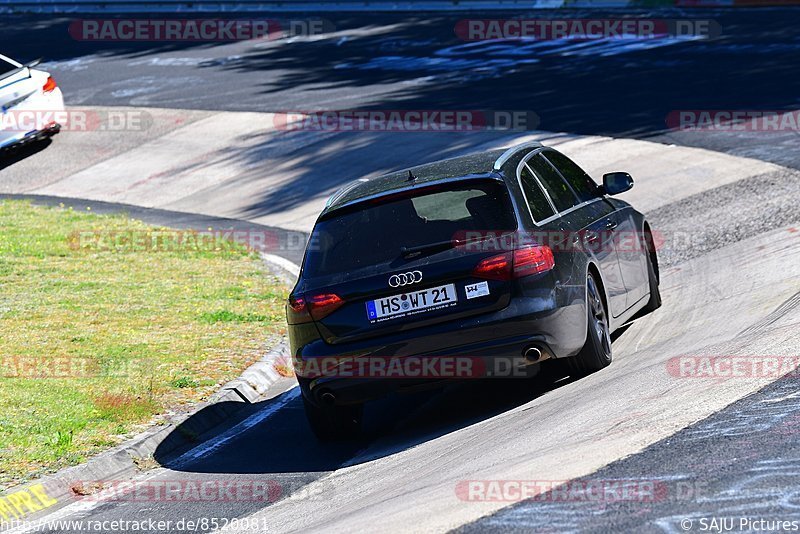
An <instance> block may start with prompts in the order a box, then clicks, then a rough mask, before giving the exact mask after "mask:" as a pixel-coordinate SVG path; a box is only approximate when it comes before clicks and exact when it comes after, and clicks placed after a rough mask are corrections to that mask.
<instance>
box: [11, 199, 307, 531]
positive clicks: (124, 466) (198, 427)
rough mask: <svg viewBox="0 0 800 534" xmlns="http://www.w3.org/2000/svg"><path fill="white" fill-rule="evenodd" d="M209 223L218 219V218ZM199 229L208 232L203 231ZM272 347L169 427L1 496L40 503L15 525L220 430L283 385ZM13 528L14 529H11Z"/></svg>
mask: <svg viewBox="0 0 800 534" xmlns="http://www.w3.org/2000/svg"><path fill="white" fill-rule="evenodd" d="M8 198H13V199H21V198H24V199H27V200H31V201H33V202H34V203H35V204H40V205H48V206H53V205H55V206H58V205H59V204H62V203H64V204H66V203H78V204H87V205H94V206H98V207H101V208H102V210H97V211H104V212H105V213H112V212H114V211H113V210H114V209H115V208H116V211H115V213H126V214H130V212H131V208H136V209H141V208H137V207H136V206H129V205H126V204H117V205H114V204H112V203H108V202H101V203H97V202H93V201H86V200H80V199H69V198H59V197H37V196H36V195H5V194H4V195H0V200H3V199H8ZM154 211H156V212H158V213H157V215H158V220H159V221H163V220H164V218H165V217H168V216H169V214H170V213H174V215H175V217H176V221H177V222H180V223H181V224H183V223H185V222H186V218H187V216H192V215H194V214H186V213H179V212H166V211H164V210H154ZM204 217H206V216H200V218H201V219H203V218H204ZM207 218H208V219H214V220H217V221H219V220H220V219H219V218H218V217H207ZM203 220H205V219H203ZM205 224H207V223H204V225H205ZM198 229H205V226H202V227H200V228H198ZM261 257H262V259H263V260H264V261H265V263H266V264H267V267H268V268H269V270H270V271H271V272H272V273H273V274H274V275H275V276H277V277H278V278H279V279H280V280H281V281H282V282H284V283H286V284H288V285H291V284H293V283H294V280H295V279H296V276H297V273H299V271H300V267H299V266H298V265H296V264H295V263H293V262H292V261H290V260H288V259H286V258H282V257H280V256H276V255H273V254H266V253H263V252H262V253H261ZM268 344H269V346H270V348H269V350H268V351H267V353H266V354H265V355H264V357H263V358H261V360H259V361H258V362H256V363H254V364H253V365H251V366H250V367H248V368H247V369H245V370H244V372H243V373H242V374H241V375H240V376H239V377H238V378H236V379H234V380H231V381H230V382H228V383H226V384H225V385H223V386H222V387H221V388H220V389H219V391H217V392H216V393H214V394H213V395H212V396H211V397H210V398H209V399H208V400H207V401H205V402H203V403H200V404H197V405H195V406H194V408H193V409H192V411H190V412H189V413H185V414H181V415H177V416H173V417H171V418H170V420H169V422H168V423H166V424H162V425H157V426H152V427H150V428H148V429H147V430H145V431H143V432H141V433H140V434H139V435H137V436H135V437H133V438H131V439H129V440H127V441H125V442H124V443H122V444H120V445H117V446H116V447H114V448H112V449H110V450H108V451H105V452H102V453H100V454H98V455H97V456H95V457H93V458H91V459H90V460H88V461H87V462H85V463H83V464H80V465H76V466H72V467H68V468H65V469H62V470H60V471H58V472H56V473H54V474H51V475H47V476H44V477H42V478H40V479H37V480H33V481H28V482H26V483H24V484H21V485H19V486H16V487H12V488H9V489H7V490H5V491H4V492H3V494H2V495H0V498H5V497H6V496H8V495H14V494H21V493H23V492H24V493H26V494H27V495H26V498H27V499H31V498H33V499H34V501H33V502H36V501H39V502H41V503H42V504H43V505H44V508H42V509H41V510H37V511H35V512H34V511H31V513H30V514H24V515H23V514H21V515H20V517H18V518H17V521H28V520H35V519H37V518H40V517H42V516H44V515H47V514H50V513H52V512H55V511H57V510H59V509H61V508H63V507H65V506H68V505H69V504H72V502H73V500H74V499H75V497H76V494H75V493H74V492H73V489H72V488H73V486H74V485H75V484H76V483H79V482H81V481H83V482H92V481H103V480H105V481H112V480H118V481H119V480H124V479H126V478H130V477H132V476H133V475H135V474H137V473H139V472H141V471H142V468H143V466H147V464H148V463H150V464H152V463H153V462H154V460H153V455H154V453H155V452H156V450H159V453H160V454H169V453H173V452H176V451H178V450H180V449H183V448H185V447H186V446H187V445H189V444H192V442H193V441H194V440H195V439H196V438H197V437H198V436H201V435H203V434H206V433H208V432H210V431H211V430H213V429H214V428H217V427H219V426H220V425H222V424H223V423H224V422H225V421H226V420H227V419H229V418H230V417H231V416H233V415H235V414H236V413H237V412H239V411H240V410H242V409H243V408H245V407H247V406H249V405H251V404H253V403H255V402H256V401H257V400H258V399H260V398H262V397H265V396H267V394H268V393H269V392H270V390H271V389H272V388H273V386H275V385H276V384H277V383H278V382H279V381H280V379H281V378H282V377H283V375H281V374H280V373H279V371H278V369H277V366H278V365H281V364H283V363H284V362H285V361H286V354H287V350H288V348H287V344H286V339H285V337H281V338H273V339H271V340H269V341H268ZM234 428H236V427H234ZM213 439H214V438H213V437H209V438H208V439H206V440H204V441H202V442H200V443H194V445H195V447H193V448H192V450H194V449H198V448H199V447H202V446H203V445H204V444H205V443H207V442H210V441H212V440H213ZM32 488H33V489H32ZM29 502H30V501H29ZM7 526H8V525H7V524H5V523H0V531H4V530H6V529H7ZM11 526H12V527H13V524H12V525H11Z"/></svg>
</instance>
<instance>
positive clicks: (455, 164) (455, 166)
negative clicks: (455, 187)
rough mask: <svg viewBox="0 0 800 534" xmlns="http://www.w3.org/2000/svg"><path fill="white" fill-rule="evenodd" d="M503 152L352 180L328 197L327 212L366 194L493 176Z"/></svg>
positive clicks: (469, 156) (479, 154)
mask: <svg viewBox="0 0 800 534" xmlns="http://www.w3.org/2000/svg"><path fill="white" fill-rule="evenodd" d="M503 152H505V150H504V149H497V150H489V151H486V152H479V153H477V154H469V155H466V156H459V157H456V158H450V159H445V160H441V161H435V162H433V163H426V164H424V165H418V166H416V167H411V168H409V169H403V170H402V171H397V172H392V173H389V174H384V175H382V176H378V177H376V178H372V179H369V180H367V179H362V180H357V181H355V182H351V183H350V184H348V185H346V186H344V187H343V188H341V189H340V190H339V191H337V192H336V193H335V194H334V195H333V196H332V197H331V198H330V200H328V204H327V205H326V206H325V209H324V210H323V214H324V213H327V212H329V211H332V210H334V209H337V208H340V207H341V206H344V205H345V204H349V203H351V202H353V201H356V200H359V199H362V198H366V197H372V196H375V195H381V194H383V193H388V192H391V191H395V190H400V189H405V188H408V187H411V186H418V185H421V184H426V183H430V182H436V181H438V180H444V179H447V178H456V177H462V176H463V177H468V176H473V177H478V176H484V177H486V176H489V175H490V174H491V173H492V170H493V166H494V163H495V161H497V158H498V157H500V155H501V154H503ZM408 171H411V173H412V174H413V175H414V177H415V179H414V180H413V181H411V180H409V176H408Z"/></svg>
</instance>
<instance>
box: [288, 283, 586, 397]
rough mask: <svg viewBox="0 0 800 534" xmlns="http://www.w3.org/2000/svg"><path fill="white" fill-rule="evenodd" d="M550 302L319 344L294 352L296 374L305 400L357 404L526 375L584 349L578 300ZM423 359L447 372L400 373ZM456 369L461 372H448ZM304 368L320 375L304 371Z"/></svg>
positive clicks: (521, 302)
mask: <svg viewBox="0 0 800 534" xmlns="http://www.w3.org/2000/svg"><path fill="white" fill-rule="evenodd" d="M563 296H564V295H562V297H563ZM562 302H563V301H562ZM555 303H556V299H555V298H553V299H542V298H526V297H517V298H513V299H512V300H511V302H510V304H509V306H508V307H506V308H504V309H502V310H499V311H497V312H494V313H491V314H485V315H480V316H475V317H471V318H468V319H464V320H461V321H453V322H448V323H442V324H439V325H435V326H431V327H426V328H419V329H416V330H413V331H409V332H406V333H403V334H398V335H396V336H382V337H378V338H374V339H369V340H364V341H361V342H359V343H348V344H346V347H343V346H339V345H330V344H327V343H325V342H324V341H322V340H319V339H318V340H315V341H313V342H311V343H308V344H307V345H305V346H302V347H298V348H297V349H295V354H294V364H295V372H296V374H297V376H298V382H299V383H300V387H301V390H302V392H303V394H304V396H305V397H306V398H307V399H308V400H310V401H311V402H313V403H315V404H320V405H321V404H326V403H327V404H330V403H334V404H341V405H345V404H353V403H360V402H365V401H369V400H373V399H376V398H380V397H382V396H385V395H386V394H388V393H392V392H395V391H404V390H418V389H424V388H429V387H433V388H435V387H441V386H444V385H446V384H448V383H450V382H452V381H454V380H455V381H460V380H468V379H481V378H507V379H510V378H521V377H525V376H530V375H531V374H533V373H535V371H537V370H538V365H537V364H538V363H539V362H541V361H543V360H546V359H549V358H560V357H567V356H571V355H573V354H575V353H576V352H577V351H578V350H580V348H581V347H582V346H583V343H584V340H585V333H586V323H585V317H586V315H585V307H584V303H583V301H582V299H574V300H569V299H567V301H566V303H565V305H563V306H556V305H555ZM290 331H291V328H290ZM530 349H537V350H538V351H540V352H541V356H540V357H538V358H537V357H535V354H533V353H529V358H527V359H526V358H525V357H524V354H525V353H526V352H527V351H529V350H530ZM336 359H344V361H348V360H349V361H350V362H352V361H353V360H354V359H355V360H358V361H365V362H367V363H366V366H367V367H368V366H369V364H370V363H371V362H372V361H374V360H376V359H377V360H379V362H378V363H379V364H380V365H378V367H377V371H378V372H377V373H376V372H374V371H375V369H374V368H370V369H367V367H365V366H363V365H362V366H361V367H359V366H356V365H351V366H350V367H347V369H346V370H345V371H343V372H340V370H339V369H340V368H337V367H335V366H327V367H326V366H325V362H326V361H327V362H328V363H330V362H331V360H333V361H338V360H336ZM420 359H422V360H425V361H431V360H438V361H440V362H442V363H443V365H446V364H450V365H451V367H450V368H449V369H450V370H451V372H450V373H447V372H443V373H438V372H437V371H439V370H444V371H446V370H447V369H446V368H439V367H435V368H434V371H433V372H422V373H420V374H415V373H413V372H411V373H407V374H405V375H404V374H403V371H404V370H405V368H404V367H403V363H402V362H409V363H412V364H416V363H417V360H420ZM398 360H399V362H400V363H398V362H397V361H398ZM392 361H393V362H395V363H398V365H396V366H395V367H394V370H395V371H398V366H399V373H400V374H399V375H398V374H397V373H396V372H395V373H392V372H387V371H388V370H389V368H390V367H391V366H390V365H388V363H387V362H392ZM321 362H322V363H321ZM458 366H461V367H459V369H458V371H460V372H452V371H455V367H458ZM309 369H312V370H314V371H317V373H316V374H314V373H309ZM323 369H324V371H323ZM365 369H366V372H364V371H365ZM413 369H414V370H419V369H420V366H419V365H417V366H414V367H413ZM331 370H333V372H330V371H331ZM354 370H356V372H352V371H354ZM359 370H360V372H359ZM319 371H323V372H322V373H320V372H319ZM429 371H430V369H429ZM323 395H325V401H323V398H322V397H323Z"/></svg>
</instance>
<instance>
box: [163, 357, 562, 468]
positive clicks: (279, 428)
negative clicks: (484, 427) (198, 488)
mask: <svg viewBox="0 0 800 534" xmlns="http://www.w3.org/2000/svg"><path fill="white" fill-rule="evenodd" d="M570 382H572V379H570V378H569V377H567V376H566V375H565V374H564V373H563V372H562V371H561V368H560V367H557V366H551V367H550V369H548V370H543V372H542V373H540V374H539V375H538V376H537V377H535V378H532V379H531V378H520V379H495V380H482V381H474V382H464V383H457V384H452V385H450V386H447V387H445V388H444V389H442V390H432V391H425V392H417V393H406V394H395V395H392V396H390V397H386V398H385V399H381V400H377V401H374V402H371V403H368V404H367V405H366V408H365V415H364V432H363V434H362V436H361V437H360V438H359V439H358V440H356V441H351V442H341V443H334V444H322V443H320V442H318V441H317V440H316V438H315V437H314V436H313V434H312V433H311V431H310V429H309V428H308V425H307V422H306V419H305V414H304V412H303V405H302V402H301V400H300V397H299V395H297V391H296V390H291V391H289V392H286V393H284V394H282V395H281V396H279V397H278V398H275V399H271V400H268V401H264V402H261V403H257V404H255V405H253V407H252V410H248V414H250V413H255V412H257V411H260V410H263V409H267V408H268V407H269V406H271V405H273V404H274V403H276V402H281V401H282V400H285V398H286V396H291V397H290V398H291V399H292V400H290V401H289V402H288V403H287V404H286V405H285V406H284V407H282V408H281V409H279V410H277V411H276V412H275V413H274V414H273V415H272V416H270V417H269V418H267V419H266V420H264V421H263V422H262V423H260V424H259V425H256V426H254V427H252V428H250V429H248V430H247V431H245V432H243V433H242V434H240V435H239V436H237V437H236V438H234V439H233V440H231V441H230V442H228V443H227V444H226V445H225V446H223V447H221V448H219V449H217V450H215V451H213V452H212V453H210V454H208V455H206V456H203V457H200V458H197V459H191V460H188V461H187V460H186V457H181V458H180V459H179V461H175V459H174V457H172V456H171V454H165V453H164V452H162V450H161V448H159V450H156V452H155V455H154V456H155V459H156V460H157V461H159V463H162V464H163V465H165V467H168V468H170V469H173V470H177V471H186V472H193V473H224V474H288V473H320V472H327V471H333V470H335V469H337V468H339V467H340V466H342V464H344V463H346V462H348V461H351V460H352V458H354V457H355V456H356V455H363V456H364V457H365V458H368V459H369V460H372V459H375V458H382V457H385V456H388V455H390V454H394V453H396V452H399V451H402V450H406V449H408V448H411V447H414V446H416V445H418V444H420V443H424V442H426V441H429V440H432V439H436V438H437V437H439V436H443V435H445V434H449V433H451V432H454V431H457V430H459V429H461V428H464V427H467V426H470V425H472V424H475V423H477V422H480V421H482V420H485V419H488V418H490V417H493V416H495V415H498V414H500V413H503V412H505V411H508V410H511V409H514V408H516V407H517V406H520V405H522V404H525V403H527V402H530V401H531V400H533V399H534V398H536V397H539V396H541V395H545V394H547V393H548V392H550V391H553V390H554V389H556V388H558V387H561V386H563V385H565V384H568V383H570ZM201 416H202V414H201ZM193 417H197V416H193ZM224 426H225V427H226V428H225V430H227V428H229V427H230V426H232V424H229V425H224ZM191 427H192V418H190V419H189V420H187V421H186V422H184V423H183V424H182V425H180V426H179V427H178V428H177V429H176V430H175V431H174V434H177V435H179V436H180V437H181V438H183V437H184V436H186V435H190V434H191V432H190V431H189V430H187V429H189V428H191ZM222 431H224V430H219V431H218V432H222ZM214 437H215V436H208V439H213V438H214ZM363 461H366V459H365V460H363Z"/></svg>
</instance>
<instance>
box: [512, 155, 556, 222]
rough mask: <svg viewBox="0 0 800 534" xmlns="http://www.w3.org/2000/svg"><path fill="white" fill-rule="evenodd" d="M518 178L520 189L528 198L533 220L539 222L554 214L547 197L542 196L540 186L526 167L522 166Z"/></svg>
mask: <svg viewBox="0 0 800 534" xmlns="http://www.w3.org/2000/svg"><path fill="white" fill-rule="evenodd" d="M520 178H522V189H523V192H524V193H525V198H527V199H528V207H529V208H530V209H531V215H533V220H534V221H536V222H540V221H543V220H545V219H547V218H548V217H552V216H553V215H555V212H554V211H553V207H552V206H551V205H550V203H549V202H548V201H547V197H545V196H544V193H543V192H542V188H541V187H539V184H538V183H536V180H535V179H534V178H533V174H531V171H529V170H528V167H525V166H523V167H522V173H521V174H520Z"/></svg>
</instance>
